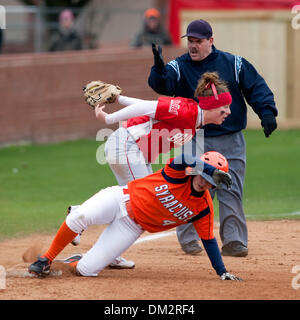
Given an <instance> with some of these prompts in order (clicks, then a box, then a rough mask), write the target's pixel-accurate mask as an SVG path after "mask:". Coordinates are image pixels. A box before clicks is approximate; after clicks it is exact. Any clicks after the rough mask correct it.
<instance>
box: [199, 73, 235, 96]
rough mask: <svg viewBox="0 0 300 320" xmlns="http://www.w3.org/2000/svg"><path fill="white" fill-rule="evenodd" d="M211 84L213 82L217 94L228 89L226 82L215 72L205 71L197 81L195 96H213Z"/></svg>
mask: <svg viewBox="0 0 300 320" xmlns="http://www.w3.org/2000/svg"><path fill="white" fill-rule="evenodd" d="M212 84H214V87H215V88H216V91H217V93H218V94H220V93H223V92H228V91H229V89H228V86H227V84H226V82H225V81H224V80H222V79H220V77H219V74H218V73H217V72H205V73H203V75H202V77H201V78H200V80H199V81H198V85H197V88H196V90H195V97H196V98H197V97H209V96H213V95H214V92H213V86H212Z"/></svg>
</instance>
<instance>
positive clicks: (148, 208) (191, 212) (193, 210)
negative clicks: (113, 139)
mask: <svg viewBox="0 0 300 320" xmlns="http://www.w3.org/2000/svg"><path fill="white" fill-rule="evenodd" d="M191 179H192V176H188V175H186V174H185V168H182V170H179V169H178V168H177V169H174V168H172V167H171V165H169V164H167V165H166V166H165V167H164V168H163V169H161V170H159V171H157V172H155V173H153V174H151V175H149V176H147V177H144V178H141V179H136V180H133V181H130V182H129V183H128V191H129V195H130V204H131V208H132V214H133V218H134V220H135V221H136V222H137V223H138V224H140V226H141V227H142V228H143V229H145V230H146V231H149V232H160V231H164V230H167V229H171V228H174V227H177V226H179V225H181V224H185V223H188V222H190V223H193V224H194V227H195V229H196V230H197V233H198V235H199V237H200V238H201V239H205V240H208V239H213V238H214V234H213V222H214V211H213V202H212V198H211V196H210V193H209V191H208V190H206V191H204V192H203V193H201V194H199V193H196V192H192V188H191V182H192V181H191Z"/></svg>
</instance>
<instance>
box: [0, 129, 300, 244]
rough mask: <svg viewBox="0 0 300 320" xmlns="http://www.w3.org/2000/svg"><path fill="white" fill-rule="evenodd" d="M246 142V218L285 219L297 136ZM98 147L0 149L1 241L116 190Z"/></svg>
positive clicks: (295, 177) (56, 221)
mask: <svg viewBox="0 0 300 320" xmlns="http://www.w3.org/2000/svg"><path fill="white" fill-rule="evenodd" d="M245 137H246V141H247V174H246V180H245V181H246V182H245V189H244V208H245V213H246V215H247V217H248V218H249V219H276V218H278V219H279V218H284V217H287V218H288V217H289V215H284V214H288V213H291V212H298V211H300V181H299V179H300V166H299V165H298V161H299V159H300V131H292V130H291V131H275V132H274V133H273V134H272V136H271V137H270V138H269V139H266V138H265V137H264V135H263V133H262V131H260V130H259V131H250V130H247V131H245ZM98 146H99V142H96V141H90V140H80V141H72V142H64V143H59V144H49V145H29V146H13V147H7V148H2V149H0V218H1V220H0V221H1V223H0V239H1V238H5V237H8V236H18V235H19V236H20V235H25V234H28V233H32V232H52V231H54V230H56V229H57V227H58V226H59V225H60V224H61V222H62V221H63V220H64V218H65V213H66V208H67V206H68V205H69V204H79V203H82V202H83V201H84V200H86V199H88V198H89V197H90V196H91V195H93V194H94V193H95V192H97V191H98V190H99V189H101V188H104V187H107V186H110V185H115V184H117V183H116V179H115V178H114V175H113V174H112V172H111V170H110V168H109V167H108V166H107V165H99V164H98V163H97V161H96V151H97V148H98ZM153 167H154V170H156V169H158V168H160V167H161V166H160V165H154V166H153ZM215 203H216V201H215ZM216 207H217V203H216ZM217 211H218V210H216V213H217ZM297 217H298V218H299V215H298V216H293V218H297Z"/></svg>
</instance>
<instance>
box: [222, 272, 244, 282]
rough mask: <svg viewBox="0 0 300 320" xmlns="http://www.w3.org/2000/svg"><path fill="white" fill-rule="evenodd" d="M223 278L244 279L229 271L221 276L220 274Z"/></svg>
mask: <svg viewBox="0 0 300 320" xmlns="http://www.w3.org/2000/svg"><path fill="white" fill-rule="evenodd" d="M220 278H221V280H234V281H243V279H242V278H239V277H237V276H235V275H234V274H231V273H229V272H224V273H223V274H222V275H221V276H220Z"/></svg>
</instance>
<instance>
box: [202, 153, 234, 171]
mask: <svg viewBox="0 0 300 320" xmlns="http://www.w3.org/2000/svg"><path fill="white" fill-rule="evenodd" d="M200 159H201V160H202V161H204V162H206V163H208V164H210V165H212V166H214V167H215V168H217V169H219V170H222V171H225V172H228V171H229V165H228V161H227V159H226V158H225V157H224V156H223V155H222V154H221V153H219V152H216V151H208V152H205V153H204V154H203V155H202V156H201V157H200Z"/></svg>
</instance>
